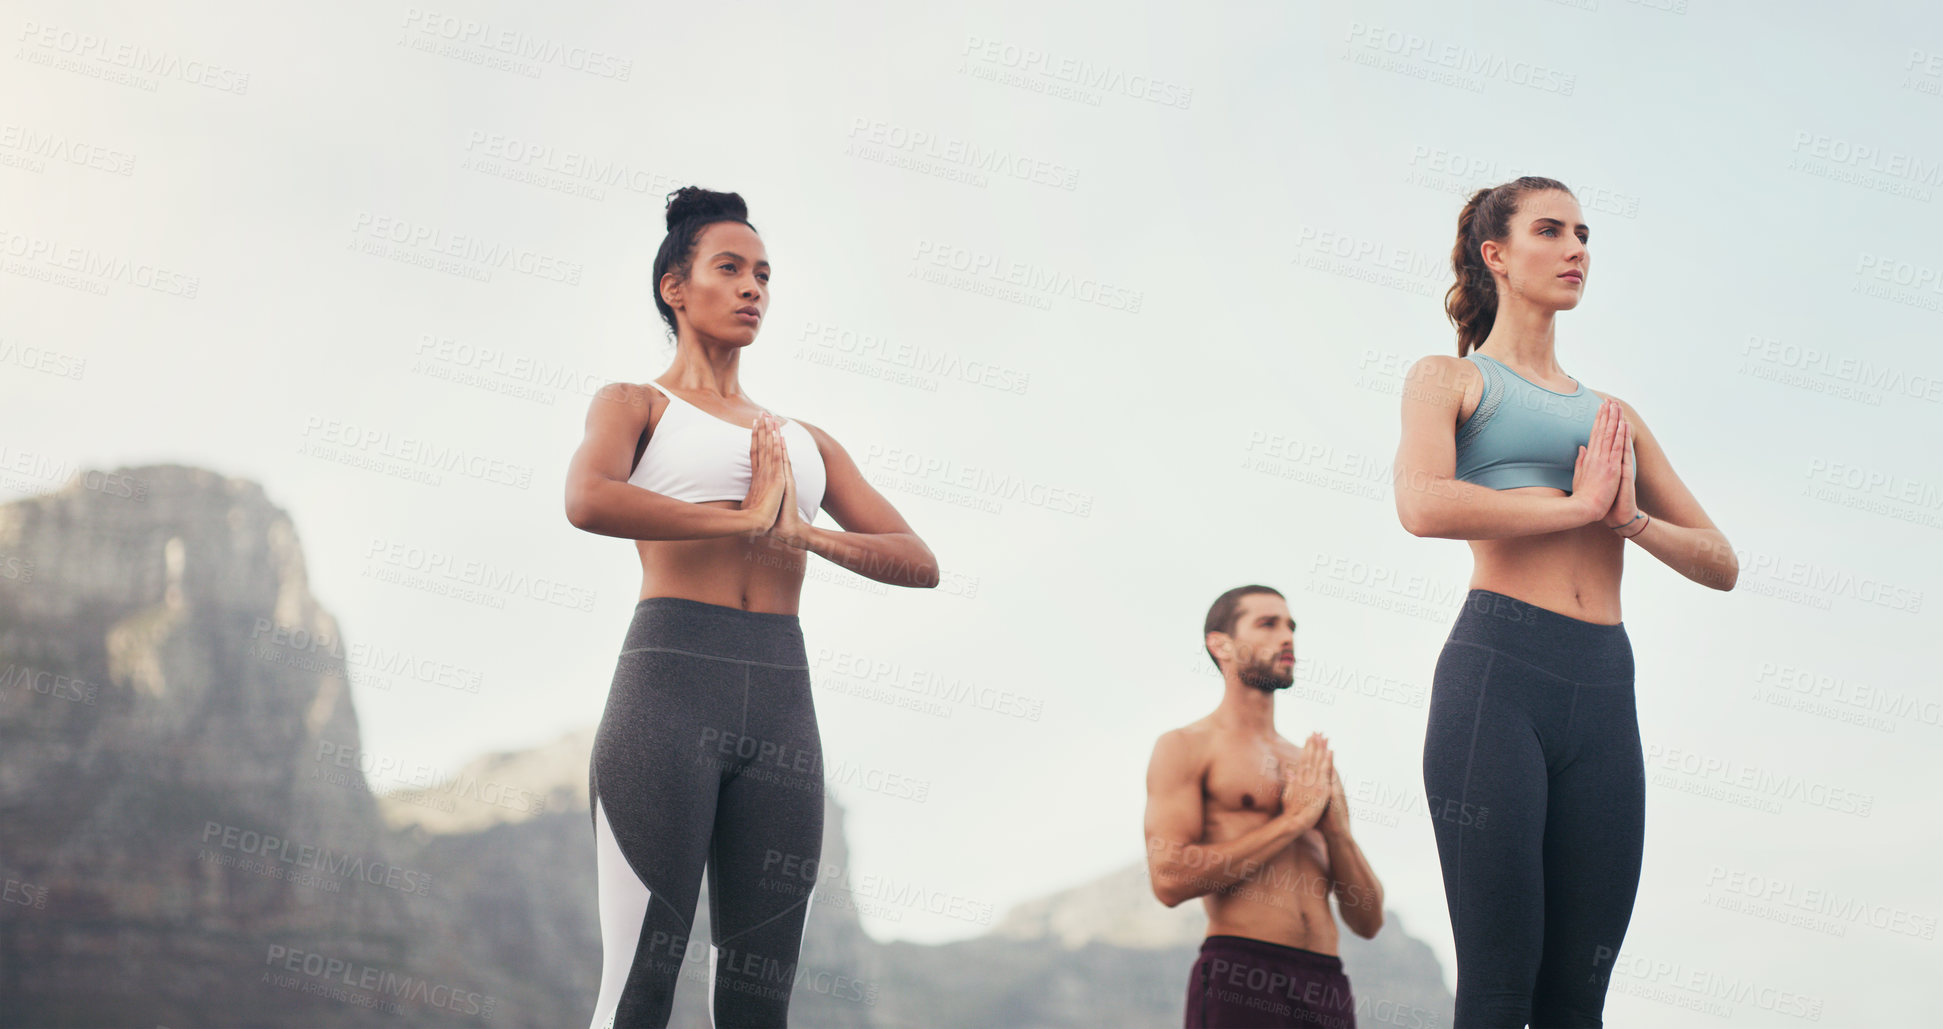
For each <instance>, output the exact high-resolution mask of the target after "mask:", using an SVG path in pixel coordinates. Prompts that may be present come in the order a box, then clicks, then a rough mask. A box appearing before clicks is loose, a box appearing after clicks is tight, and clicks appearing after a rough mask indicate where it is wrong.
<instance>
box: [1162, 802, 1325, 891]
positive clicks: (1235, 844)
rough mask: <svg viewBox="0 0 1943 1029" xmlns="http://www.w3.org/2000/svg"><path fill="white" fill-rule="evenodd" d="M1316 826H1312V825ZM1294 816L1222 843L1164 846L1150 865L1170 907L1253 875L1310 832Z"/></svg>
mask: <svg viewBox="0 0 1943 1029" xmlns="http://www.w3.org/2000/svg"><path fill="white" fill-rule="evenodd" d="M1311 824H1313V823H1311ZM1308 829H1309V825H1304V824H1302V823H1301V822H1300V821H1298V820H1297V819H1296V818H1295V816H1293V815H1290V814H1287V813H1284V814H1281V815H1277V816H1276V817H1274V818H1271V819H1269V820H1268V821H1266V822H1263V823H1262V824H1260V825H1258V826H1256V827H1255V828H1253V829H1250V830H1249V831H1247V832H1245V833H1243V834H1241V835H1240V836H1237V837H1235V838H1234V839H1232V840H1223V841H1221V842H1220V843H1189V844H1185V845H1182V846H1179V847H1175V846H1172V845H1164V846H1162V847H1161V848H1157V849H1156V851H1155V853H1153V854H1152V855H1150V856H1149V861H1148V866H1149V868H1150V870H1151V874H1152V875H1153V878H1154V883H1155V885H1156V887H1157V888H1158V889H1157V891H1156V892H1158V893H1160V894H1161V895H1162V897H1163V898H1166V899H1167V904H1168V906H1169V907H1172V906H1174V905H1175V904H1179V903H1181V902H1183V901H1188V900H1193V899H1194V898H1195V897H1199V896H1201V895H1203V894H1207V893H1214V892H1217V891H1219V890H1225V889H1227V888H1228V887H1230V886H1233V885H1235V884H1236V883H1239V882H1241V881H1242V880H1244V879H1247V878H1249V877H1251V876H1253V875H1254V874H1255V873H1256V872H1258V871H1260V870H1261V867H1262V865H1264V864H1266V863H1267V861H1268V859H1269V858H1270V857H1272V856H1274V855H1275V854H1276V853H1278V852H1280V851H1282V850H1284V849H1286V848H1287V847H1288V845H1289V844H1290V843H1293V842H1294V841H1295V838H1296V837H1298V836H1300V835H1302V834H1303V833H1304V832H1306V831H1308Z"/></svg>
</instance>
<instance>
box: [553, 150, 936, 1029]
mask: <svg viewBox="0 0 1943 1029" xmlns="http://www.w3.org/2000/svg"><path fill="white" fill-rule="evenodd" d="M671 197H672V198H671V199H670V201H669V203H668V212H667V214H668V234H667V237H666V238H665V239H663V240H662V243H661V250H660V252H659V253H658V254H656V255H655V261H654V278H655V298H654V299H655V306H656V308H657V309H658V310H659V311H660V313H661V317H662V319H663V320H664V321H665V322H666V323H667V325H668V329H669V331H670V332H671V333H672V334H673V336H674V340H675V356H674V360H673V362H672V363H671V364H670V365H669V366H668V369H667V370H666V371H665V372H663V373H662V374H661V375H660V376H659V377H658V378H657V379H655V380H653V381H650V382H647V383H642V384H638V385H636V384H631V383H618V382H617V383H611V384H609V385H607V386H605V387H603V388H602V389H601V390H600V391H599V392H598V393H597V394H596V395H595V397H594V399H593V403H592V404H591V405H590V407H589V409H588V412H587V425H586V436H585V438H584V439H583V440H582V442H581V444H580V449H579V450H578V451H577V452H576V453H575V454H574V457H573V462H572V464H571V465H570V466H569V468H568V471H567V490H566V507H567V520H568V521H569V522H571V523H572V524H573V525H574V526H575V527H576V528H580V529H584V530H586V531H588V532H592V533H598V534H600V535H603V536H617V537H620V538H622V539H629V540H633V541H635V549H636V550H637V551H639V553H640V559H641V591H640V600H639V602H638V603H637V604H636V605H635V608H634V617H633V620H632V622H630V623H629V625H628V629H627V635H626V638H625V640H624V642H623V643H622V646H621V654H620V659H619V662H618V663H617V665H616V667H615V670H614V678H613V682H612V684H611V685H610V687H609V691H608V695H607V706H606V710H605V711H604V713H603V714H602V716H601V721H600V725H599V728H598V729H597V730H596V733H595V737H594V747H593V755H592V759H591V761H590V762H589V768H588V793H589V802H590V806H591V807H592V809H593V810H592V819H593V829H594V836H595V846H596V855H595V857H596V874H597V877H598V883H597V886H598V902H599V909H600V929H601V950H602V953H603V958H604V959H603V963H602V969H601V982H600V995H599V999H598V1001H597V1002H596V1006H595V1010H594V1017H593V1023H592V1024H593V1026H594V1027H595V1029H605V1027H609V1026H629V1027H632V1026H657V1027H658V1026H665V1025H667V1024H668V1018H669V1013H670V1009H671V1007H672V1004H673V1001H674V990H675V979H676V975H677V973H679V972H680V970H681V965H682V959H683V957H684V956H685V955H686V953H687V952H688V948H689V944H690V941H689V933H690V929H691V926H692V923H693V919H694V914H695V905H696V901H697V896H698V894H699V892H700V888H701V877H702V870H703V868H704V866H706V867H707V870H708V898H709V928H710V936H711V937H712V939H711V944H712V946H711V950H710V953H709V968H710V971H711V973H712V974H713V977H714V983H713V993H712V995H711V1002H710V1008H709V1010H710V1014H711V1016H712V1018H713V1020H714V1024H716V1025H723V1026H731V1025H733V1026H756V1025H761V1026H780V1025H784V1024H786V1021H787V1017H788V1012H789V996H790V988H791V986H792V985H793V984H794V982H795V975H794V972H795V966H796V961H797V956H798V952H799V950H800V948H801V943H802V934H803V925H804V922H805V920H806V918H807V917H808V914H809V905H810V898H811V888H812V887H813V886H814V885H815V883H816V879H817V875H816V869H817V867H818V865H817V859H818V858H819V856H820V855H821V851H822V842H823V767H822V756H823V752H822V745H821V742H820V736H819V735H818V732H817V725H816V712H815V709H814V707H813V706H812V704H811V696H810V677H809V660H808V656H807V651H806V649H805V646H804V641H803V632H802V627H801V624H800V622H799V620H798V618H797V601H798V597H799V595H800V594H801V591H802V586H803V573H804V567H805V565H806V563H807V560H808V555H809V554H817V555H820V556H822V557H824V558H827V559H828V560H831V561H834V562H836V563H837V564H839V565H841V566H843V567H844V568H846V569H849V570H851V571H853V572H856V573H857V574H859V575H862V576H865V577H867V578H870V579H875V580H877V581H879V582H886V583H890V584H892V585H896V586H913V587H919V588H927V587H932V586H936V585H937V584H938V564H937V561H936V560H935V559H934V558H933V557H932V555H931V551H930V550H929V549H928V548H927V547H926V546H925V545H924V542H923V541H922V540H920V539H919V538H918V536H917V534H916V533H914V532H912V531H911V527H910V526H909V525H908V524H906V523H905V521H904V519H903V518H902V517H901V516H899V514H898V513H897V509H896V508H894V507H893V506H892V505H891V503H890V502H889V501H888V500H885V499H884V497H883V496H881V495H880V494H879V493H878V492H877V491H876V490H875V489H873V488H872V487H871V485H870V483H868V482H867V481H865V479H864V477H863V475H862V474H861V473H860V472H859V471H858V469H857V465H856V463H855V462H854V461H853V460H851V458H850V455H849V454H848V453H846V452H845V450H844V448H843V447H841V446H839V445H838V444H837V441H836V440H835V439H832V438H831V436H830V434H829V433H827V432H824V431H823V430H822V429H820V428H817V427H816V426H814V425H811V424H809V423H808V422H804V421H801V420H799V419H795V418H782V417H778V416H777V415H775V414H772V413H771V412H770V411H769V410H767V409H766V408H764V407H763V406H762V405H760V404H758V403H756V401H755V400H753V399H752V398H751V397H750V396H749V395H748V394H747V393H745V392H744V391H743V388H742V380H741V370H742V362H741V359H742V352H743V350H744V349H745V348H747V347H749V346H750V345H751V344H753V343H754V342H755V339H756V334H757V332H759V331H760V330H761V327H762V321H763V318H764V316H765V314H766V313H767V310H768V306H769V278H770V265H769V259H768V254H767V252H766V251H765V250H764V248H763V242H762V237H760V236H758V235H756V231H755V227H754V226H752V225H750V224H749V221H748V217H749V212H748V208H747V206H745V205H744V203H743V201H742V198H741V197H740V196H738V195H736V194H734V193H717V192H712V191H709V190H704V189H700V188H697V187H693V186H688V187H684V188H682V189H680V190H677V191H676V192H675V193H674V194H672V195H671ZM819 508H821V509H823V510H827V511H828V512H830V516H831V518H833V519H834V520H835V521H836V522H837V524H838V525H840V526H842V530H841V531H839V530H837V529H831V528H825V527H822V526H818V525H815V524H814V523H815V521H816V514H817V511H818V509H819Z"/></svg>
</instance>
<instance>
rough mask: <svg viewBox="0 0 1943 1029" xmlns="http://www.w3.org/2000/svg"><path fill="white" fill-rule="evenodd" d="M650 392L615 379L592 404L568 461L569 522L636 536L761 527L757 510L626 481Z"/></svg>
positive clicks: (680, 536)
mask: <svg viewBox="0 0 1943 1029" xmlns="http://www.w3.org/2000/svg"><path fill="white" fill-rule="evenodd" d="M649 405H650V401H649V398H648V396H647V391H645V390H643V389H640V388H639V387H636V386H633V385H630V384H628V383H624V382H611V383H608V384H607V385H605V386H602V387H601V388H600V390H599V391H598V392H596V393H595V394H594V399H593V401H592V402H591V403H589V404H588V406H587V427H586V432H585V434H584V436H583V438H582V439H581V441H580V448H579V449H578V450H575V451H574V455H573V460H572V461H570V462H568V464H567V484H566V485H567V490H566V501H567V521H568V522H569V523H571V524H572V525H573V526H574V527H575V528H577V529H585V530H586V531H588V532H592V533H597V534H599V535H602V536H618V537H621V538H622V539H632V540H688V539H708V538H710V537H715V536H734V535H737V534H740V533H745V532H753V531H757V530H760V529H761V528H762V527H763V526H762V525H760V524H757V523H756V521H755V517H756V516H755V513H754V512H750V511H744V510H740V509H737V508H724V507H710V506H708V505H706V504H691V503H689V502H688V501H685V500H676V499H674V498H673V497H669V496H664V495H662V494H660V493H656V492H654V491H652V490H646V489H642V488H641V487H639V486H636V485H634V484H633V483H630V482H628V481H627V478H628V474H629V472H630V471H631V470H632V468H631V466H632V463H633V460H634V445H635V443H636V442H637V441H638V440H640V438H641V432H642V430H644V429H646V428H647V427H648V412H649V411H650V409H651V408H650V406H649Z"/></svg>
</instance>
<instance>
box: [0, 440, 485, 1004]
mask: <svg viewBox="0 0 1943 1029" xmlns="http://www.w3.org/2000/svg"><path fill="white" fill-rule="evenodd" d="M0 569H7V570H11V572H12V573H13V574H11V575H8V574H4V573H0V684H3V685H0V821H3V822H4V824H5V825H6V826H7V845H6V847H5V850H4V853H0V865H4V869H0V871H4V874H5V876H6V877H7V879H8V880H9V881H10V882H14V883H19V884H23V885H26V886H31V887H33V888H34V890H35V891H37V892H36V897H37V900H38V903H36V904H34V905H31V906H29V905H20V906H18V907H16V908H15V909H12V910H10V911H9V912H8V917H6V918H5V919H4V920H0V954H3V955H4V958H0V968H4V969H5V972H4V973H3V974H4V975H5V976H6V981H5V983H4V988H5V993H6V996H7V1000H8V1003H6V1004H5V1005H0V1008H3V1009H4V1014H0V1018H4V1019H6V1020H7V1021H10V1022H13V1023H15V1024H46V1023H49V1022H53V1021H64V1022H75V1023H82V1024H86V1023H92V1022H112V1021H117V1020H119V1021H128V1020H129V1019H130V1017H131V1016H135V1015H136V1013H137V1012H138V1011H139V1016H138V1019H139V1020H141V1021H146V1022H149V1023H151V1024H153V1023H155V1022H162V1023H169V1022H188V1021H197V1020H202V1021H228V1022H234V1023H246V1022H250V1021H253V1020H255V1019H257V1018H260V1013H261V1012H262V1011H264V1010H271V1009H284V1010H290V1011H292V1012H293V1013H296V1014H294V1015H293V1017H301V1018H304V1019H308V1020H310V1021H312V1022H313V1023H314V1024H319V1025H330V1024H350V1023H352V1022H355V1021H358V1020H359V1019H360V1018H361V1017H362V1018H368V1017H369V1013H368V1011H367V1010H366V1009H363V1008H360V1007H358V1006H356V1005H355V1004H351V1003H345V1002H342V1001H332V1000H329V999H327V998H325V997H322V996H321V994H320V991H328V990H329V989H330V988H331V987H332V985H333V984H332V977H330V976H327V975H325V974H323V973H324V968H323V966H322V965H321V964H318V963H316V962H312V963H311V964H312V965H313V967H315V968H316V970H317V973H318V974H314V975H313V974H310V973H309V972H307V971H306V970H305V967H304V966H305V963H306V958H305V956H306V955H312V954H317V955H322V956H324V957H326V958H328V959H334V960H335V961H336V962H337V963H338V964H340V965H343V966H344V967H345V968H346V969H350V970H352V971H354V973H355V974H356V975H363V974H364V970H365V969H371V970H374V972H375V974H376V975H378V976H380V977H383V976H384V975H385V974H387V973H389V974H390V975H391V976H392V978H393V981H394V982H396V980H397V979H398V978H399V977H402V976H407V975H409V974H410V973H411V971H412V966H411V964H410V962H409V960H408V959H409V952H408V949H407V947H406V940H407V939H408V938H409V936H410V929H411V924H412V922H413V920H414V912H413V910H412V905H413V903H414V902H415V900H420V902H422V900H421V897H420V895H415V894H414V893H413V890H414V889H415V888H422V887H423V886H424V885H425V884H424V883H421V882H419V881H418V879H417V877H415V876H408V875H405V874H403V873H404V872H408V871H410V870H401V869H399V868H397V867H396V866H395V863H394V862H393V861H392V860H391V851H390V849H389V846H388V843H387V841H386V840H385V838H384V833H383V825H382V822H381V821H380V819H379V818H378V813H377V805H376V803H375V800H374V798H373V797H372V796H371V793H370V791H369V790H368V789H366V788H365V786H364V783H363V780H362V779H361V778H360V779H356V780H354V781H339V782H332V781H327V780H325V779H322V778H319V777H317V776H316V775H315V772H316V769H317V763H316V760H315V755H316V754H317V751H318V747H319V745H320V743H323V742H326V741H328V742H329V743H330V744H331V745H350V746H356V744H357V740H358V724H357V715H356V713H355V712H354V711H353V710H352V708H351V705H350V702H349V695H348V691H347V689H346V684H347V680H346V678H345V670H344V664H343V661H342V659H341V657H339V656H337V655H335V654H333V653H332V651H331V648H330V646H329V645H328V641H334V640H336V639H337V638H338V633H337V626H336V624H335V622H334V621H333V620H332V619H331V618H330V616H329V615H328V614H326V613H325V612H324V611H323V610H321V609H320V608H319V607H318V605H317V603H316V602H315V601H314V600H313V599H312V598H311V596H310V592H309V590H308V588H307V585H306V582H305V575H304V563H303V558H302V554H301V552H300V549H299V546H298V541H297V534H296V531H295V529H294V527H293V526H292V524H291V521H290V518H289V517H288V516H287V515H286V514H285V513H284V512H283V511H281V510H279V509H278V508H276V507H275V506H274V505H272V504H271V503H269V501H268V500H267V499H266V498H265V497H264V495H263V492H262V490H261V489H260V488H259V487H257V486H256V485H255V484H253V483H249V482H243V481H238V480H232V479H226V478H224V477H222V476H219V475H215V474H213V473H210V472H207V471H203V470H200V469H194V468H185V467H180V466H159V467H147V468H136V469H121V470H118V471H117V472H115V473H111V474H107V475H103V474H101V473H86V474H84V475H82V476H77V477H76V480H75V481H74V482H73V483H72V484H70V486H69V487H67V488H66V489H63V490H61V491H59V492H56V493H52V494H47V495H43V496H38V497H33V498H29V499H26V500H21V501H17V502H15V503H12V504H8V505H6V506H5V507H0ZM316 641H326V644H325V645H323V646H315V642H316ZM292 955H296V956H297V961H296V966H297V967H296V969H295V971H292V970H291V969H290V968H289V967H287V966H288V964H289V961H290V958H291V957H292ZM403 992H406V991H401V994H402V993H403ZM406 1007H407V1008H411V1007H417V1008H421V1009H422V1008H425V1005H422V1004H420V1005H411V1004H407V1005H406ZM416 1014H419V1015H429V1014H430V1012H429V1010H420V1011H418V1012H416ZM440 1014H441V1015H449V1014H450V1013H449V1012H440ZM412 1015H413V1012H411V1011H409V1010H408V1011H407V1012H406V1015H405V1021H406V1022H407V1023H408V1024H411V1023H414V1022H422V1023H427V1024H429V1021H430V1019H429V1018H418V1019H414V1018H413V1017H412ZM446 1021H447V1024H450V1019H449V1018H447V1019H446Z"/></svg>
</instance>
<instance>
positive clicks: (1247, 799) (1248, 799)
mask: <svg viewBox="0 0 1943 1029" xmlns="http://www.w3.org/2000/svg"><path fill="white" fill-rule="evenodd" d="M1241 806H1242V807H1247V808H1252V807H1254V806H1255V795H1254V794H1252V793H1244V794H1242V795H1241Z"/></svg>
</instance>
